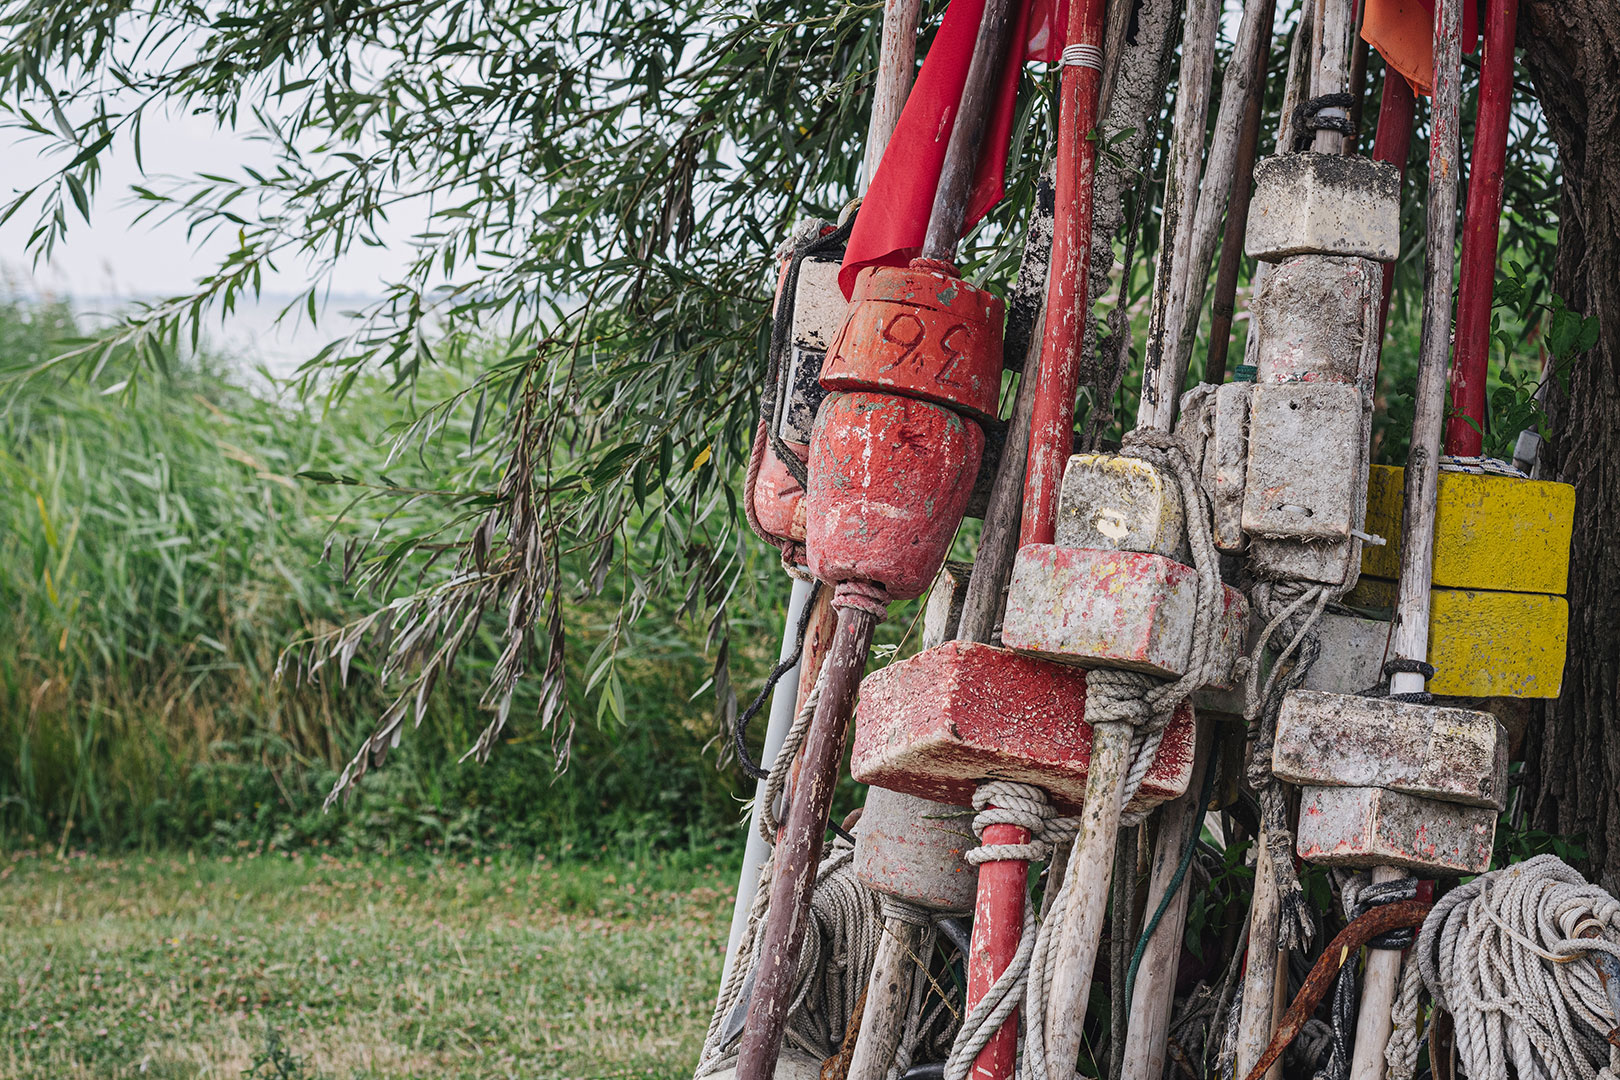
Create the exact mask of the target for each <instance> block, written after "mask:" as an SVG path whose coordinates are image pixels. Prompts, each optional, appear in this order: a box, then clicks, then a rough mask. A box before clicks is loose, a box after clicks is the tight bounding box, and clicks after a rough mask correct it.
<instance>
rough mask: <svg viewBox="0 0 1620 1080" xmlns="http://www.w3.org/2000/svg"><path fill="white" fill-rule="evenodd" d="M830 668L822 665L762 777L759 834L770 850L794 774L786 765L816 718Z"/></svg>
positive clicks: (790, 762)
mask: <svg viewBox="0 0 1620 1080" xmlns="http://www.w3.org/2000/svg"><path fill="white" fill-rule="evenodd" d="M829 667H830V665H828V664H822V665H821V673H820V674H819V675H817V676H816V682H815V685H814V686H812V687H811V688H810V693H809V694H807V695H805V699H804V707H803V708H801V709H800V710H799V715H797V716H795V717H794V718H793V726H792V727H790V728H788V733H787V738H785V739H783V740H782V748H781V749H780V750H778V751H777V752H776V757H775V759H773V760H772V761H771V763H770V766H769V769H770V773H769V775H767V776H766V778H765V795H764V799H765V805H764V806H762V807H760V812H759V835H760V836H761V837H763V838H764V840H765V842H766V843H767V844H770V845H771V846H772V847H775V846H776V834H777V833H779V832H781V831H782V819H781V818H780V817H779V816H778V815H779V814H781V813H782V812H784V811H785V810H786V809H787V807H786V806H785V805H784V803H783V794H784V793H785V792H786V790H787V782H788V777H789V776H790V775H791V774H792V772H793V770H792V769H791V768H790V767H789V766H791V765H792V764H793V759H794V758H796V757H798V756H799V748H800V747H801V746H803V745H804V736H805V733H806V732H807V731H809V730H810V721H811V720H812V719H814V717H815V715H816V706H817V705H819V704H821V688H822V687H823V686H824V685H826V682H827V671H828V669H829Z"/></svg>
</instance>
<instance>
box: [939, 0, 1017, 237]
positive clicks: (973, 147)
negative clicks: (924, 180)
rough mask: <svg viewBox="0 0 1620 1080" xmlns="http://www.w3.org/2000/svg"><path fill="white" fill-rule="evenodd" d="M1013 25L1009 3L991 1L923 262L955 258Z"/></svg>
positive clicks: (947, 150)
mask: <svg viewBox="0 0 1620 1080" xmlns="http://www.w3.org/2000/svg"><path fill="white" fill-rule="evenodd" d="M1011 24H1012V3H1011V0H987V2H986V3H985V5H984V15H983V16H982V17H981V18H980V20H979V36H978V37H977V38H975V39H974V42H973V59H972V60H970V61H969V62H968V73H967V82H966V83H965V84H964V85H963V87H962V103H961V105H959V106H958V107H957V111H956V122H955V123H953V124H952V125H951V137H950V142H949V143H947V144H946V148H945V165H944V168H943V169H942V170H941V171H940V174H939V187H938V188H936V189H935V191H934V206H933V209H932V210H931V211H930V212H929V215H928V232H927V234H926V235H925V236H924V237H923V245H922V257H923V258H925V259H938V260H940V261H942V262H950V261H952V260H953V259H955V258H956V244H957V241H959V240H961V238H962V221H963V219H964V218H965V217H966V215H967V203H968V196H969V195H970V194H971V193H972V189H973V174H974V172H975V171H976V170H977V168H978V162H979V144H980V142H981V141H982V140H983V138H984V125H985V119H986V118H987V117H988V116H989V115H990V99H991V98H992V97H993V96H994V95H995V92H996V80H995V75H996V73H997V72H998V71H1000V70H1001V66H1002V62H1003V61H1004V60H1005V59H1006V57H1005V55H1004V54H1005V53H1006V51H1007V33H1008V31H1009V29H1010V27H1011Z"/></svg>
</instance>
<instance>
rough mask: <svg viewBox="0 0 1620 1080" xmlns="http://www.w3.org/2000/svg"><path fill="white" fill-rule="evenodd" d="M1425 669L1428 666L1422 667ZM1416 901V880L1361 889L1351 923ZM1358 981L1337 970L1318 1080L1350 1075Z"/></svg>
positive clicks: (1393, 936) (1397, 937) (1393, 939)
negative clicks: (1328, 1042) (1329, 1035)
mask: <svg viewBox="0 0 1620 1080" xmlns="http://www.w3.org/2000/svg"><path fill="white" fill-rule="evenodd" d="M1401 662H1402V663H1418V662H1419V661H1401ZM1424 666H1427V665H1424ZM1416 897H1417V879H1416V878H1410V877H1406V878H1399V879H1397V880H1395V881H1385V882H1381V883H1379V884H1377V885H1364V886H1362V889H1361V891H1360V892H1359V893H1357V894H1356V902H1355V904H1354V905H1352V906H1351V908H1350V919H1351V921H1352V922H1354V921H1355V920H1356V919H1359V918H1361V916H1363V915H1365V914H1367V912H1369V911H1371V910H1372V909H1373V908H1375V907H1382V906H1383V905H1385V904H1395V903H1399V902H1401V901H1403V900H1412V899H1416ZM1416 940H1417V930H1416V929H1414V928H1412V927H1405V928H1402V929H1398V930H1390V931H1387V932H1385V933H1382V934H1379V935H1378V936H1377V937H1375V938H1373V939H1372V940H1371V941H1369V942H1367V947H1368V948H1369V949H1404V948H1407V947H1408V946H1410V945H1411V944H1412V943H1413V942H1414V941H1416ZM1360 984H1361V978H1360V975H1359V974H1358V973H1357V971H1356V965H1355V962H1354V961H1353V960H1352V961H1351V962H1349V963H1346V964H1345V965H1344V966H1343V967H1341V968H1340V969H1339V977H1338V980H1337V981H1336V982H1335V983H1334V986H1333V1007H1332V1010H1331V1014H1332V1017H1333V1050H1332V1053H1331V1054H1329V1055H1328V1059H1327V1062H1326V1063H1325V1064H1324V1065H1323V1066H1322V1068H1321V1070H1320V1071H1319V1072H1318V1073H1317V1074H1316V1077H1317V1080H1346V1078H1348V1077H1349V1075H1350V1035H1351V1032H1353V1031H1355V1029H1356V1013H1357V1011H1358V1009H1359V1006H1360V1003H1361V988H1360Z"/></svg>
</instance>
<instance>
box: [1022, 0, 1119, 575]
mask: <svg viewBox="0 0 1620 1080" xmlns="http://www.w3.org/2000/svg"><path fill="white" fill-rule="evenodd" d="M1102 30H1103V5H1102V0H1074V2H1073V3H1071V4H1070V5H1069V26H1068V36H1067V39H1066V40H1067V41H1068V47H1067V48H1065V49H1064V50H1063V84H1062V87H1061V89H1060V90H1059V103H1060V104H1059V108H1060V110H1061V111H1060V112H1059V114H1058V136H1057V177H1056V184H1055V186H1056V190H1057V210H1058V212H1057V220H1056V227H1055V233H1054V235H1053V237H1052V269H1051V274H1050V277H1049V278H1048V280H1047V286H1046V336H1045V339H1044V340H1043V341H1042V343H1041V363H1040V371H1039V373H1038V374H1037V375H1036V378H1035V408H1034V410H1033V413H1032V414H1031V419H1030V426H1029V465H1028V467H1027V471H1026V472H1025V473H1024V519H1023V528H1022V530H1021V532H1020V534H1019V539H1018V543H1019V546H1023V545H1024V544H1050V543H1051V542H1052V537H1053V534H1054V531H1055V530H1056V528H1057V501H1058V486H1059V485H1060V484H1061V483H1062V482H1063V466H1064V465H1065V464H1067V463H1068V460H1069V452H1070V450H1071V449H1073V446H1074V395H1075V391H1076V389H1077V388H1078V387H1079V383H1080V359H1081V357H1080V349H1081V346H1082V344H1083V343H1084V341H1085V335H1086V320H1087V319H1088V318H1089V311H1090V308H1089V306H1088V305H1087V303H1086V289H1087V285H1088V278H1089V276H1090V269H1091V181H1092V176H1093V174H1094V172H1095V169H1096V162H1097V145H1096V143H1095V142H1093V141H1092V139H1091V135H1092V129H1093V128H1095V127H1096V126H1097V92H1098V88H1099V85H1100V84H1101V82H1102V50H1101V48H1100V46H1101V44H1102Z"/></svg>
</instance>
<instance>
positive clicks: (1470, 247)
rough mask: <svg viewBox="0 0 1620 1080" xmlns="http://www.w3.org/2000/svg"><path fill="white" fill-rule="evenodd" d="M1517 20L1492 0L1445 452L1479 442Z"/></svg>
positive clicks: (1473, 449)
mask: <svg viewBox="0 0 1620 1080" xmlns="http://www.w3.org/2000/svg"><path fill="white" fill-rule="evenodd" d="M1518 22H1519V0H1490V4H1489V5H1488V7H1487V10H1486V16H1485V59H1484V63H1483V65H1482V66H1481V70H1480V77H1479V115H1478V116H1477V117H1476V118H1475V121H1474V150H1473V154H1472V162H1471V163H1470V164H1469V167H1468V177H1469V184H1468V209H1467V210H1466V211H1465V213H1464V214H1463V242H1462V268H1461V272H1460V274H1459V275H1458V284H1457V342H1456V347H1455V349H1454V351H1453V353H1452V358H1451V406H1452V409H1453V413H1452V416H1451V418H1450V419H1449V420H1447V421H1446V453H1448V454H1459V455H1463V456H1473V455H1476V454H1479V453H1481V452H1482V451H1483V450H1484V444H1485V435H1484V427H1485V379H1486V372H1487V370H1488V367H1489V361H1490V356H1491V295H1492V292H1493V291H1494V288H1495V285H1496V242H1497V236H1498V233H1499V231H1500V229H1501V224H1502V175H1503V172H1504V170H1505V168H1506V165H1507V137H1508V118H1509V116H1510V115H1511V114H1512V111H1513V38H1514V34H1515V32H1516V31H1517V29H1518Z"/></svg>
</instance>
